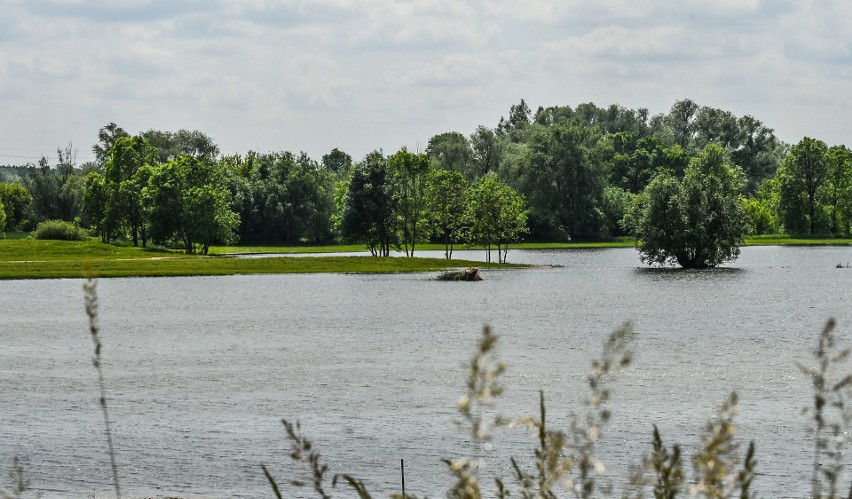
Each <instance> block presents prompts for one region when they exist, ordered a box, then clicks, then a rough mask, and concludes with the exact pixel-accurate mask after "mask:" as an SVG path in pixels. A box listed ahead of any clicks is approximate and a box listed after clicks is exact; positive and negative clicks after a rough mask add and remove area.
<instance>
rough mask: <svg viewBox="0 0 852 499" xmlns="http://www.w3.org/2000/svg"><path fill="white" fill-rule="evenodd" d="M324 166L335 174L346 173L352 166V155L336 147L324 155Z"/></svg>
mask: <svg viewBox="0 0 852 499" xmlns="http://www.w3.org/2000/svg"><path fill="white" fill-rule="evenodd" d="M322 167H323V168H325V170H326V171H329V172H331V173H333V174H335V175H346V174H347V173H348V172H349V170H350V169H351V168H352V156H350V155H348V154H346V153H345V152H343V151H341V150H340V149H338V148H336V147H335V148H334V149H332V150H331V152H329V153H328V154H324V155H323V156H322Z"/></svg>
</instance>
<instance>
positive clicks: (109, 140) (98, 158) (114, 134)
mask: <svg viewBox="0 0 852 499" xmlns="http://www.w3.org/2000/svg"><path fill="white" fill-rule="evenodd" d="M120 137H130V134H129V133H127V132H125V131H124V129H123V128H121V127H120V126H118V125H116V124H115V123H112V122H110V123H109V124H107V125H106V126H104V127H103V128H101V129H100V130H99V131H98V143H97V144H95V145H94V146H92V152H93V153H94V154H95V162H96V163H97V164H98V165H99V166H100V167H101V168H103V167H104V165H106V162H107V160H108V159H109V152H110V150H112V147H113V146H114V145H115V142H116V141H117V140H118V139H119V138H120Z"/></svg>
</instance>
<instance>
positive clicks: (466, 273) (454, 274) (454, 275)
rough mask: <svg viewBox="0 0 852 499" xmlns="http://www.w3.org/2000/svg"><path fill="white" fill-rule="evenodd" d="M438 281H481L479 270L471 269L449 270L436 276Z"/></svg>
mask: <svg viewBox="0 0 852 499" xmlns="http://www.w3.org/2000/svg"><path fill="white" fill-rule="evenodd" d="M438 280H439V281H481V280H482V276H481V275H479V269H477V268H474V267H471V268H469V269H466V270H451V271H449V272H444V273H443V274H441V275H439V276H438Z"/></svg>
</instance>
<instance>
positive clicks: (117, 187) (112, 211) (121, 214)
mask: <svg viewBox="0 0 852 499" xmlns="http://www.w3.org/2000/svg"><path fill="white" fill-rule="evenodd" d="M155 154H156V149H154V148H153V147H151V145H150V144H148V142H147V141H146V140H145V139H144V138H142V137H141V136H138V135H137V136H133V137H129V136H121V137H119V138H118V139H117V140H116V142H115V145H113V147H112V149H110V151H109V156H108V158H107V161H106V164H105V166H104V179H105V180H104V181H105V184H106V189H107V192H108V195H107V204H106V210H105V216H106V217H107V219H108V221H107V222H106V223H107V224H108V225H109V226H110V227H116V228H117V227H119V226H120V225H122V224H123V225H126V227H127V229H128V230H129V231H130V238H131V240H132V241H133V246H139V240H140V238H141V240H142V246H143V247H145V246H146V243H147V232H146V231H145V224H144V222H145V220H144V213H143V212H142V189H143V187H145V184H146V179H145V178H144V175H145V173H146V172H142V173H141V174H139V173H138V172H139V171H140V170H141V169H142V167H143V166H145V165H149V164H150V163H151V162H152V161H153V159H154V155H155Z"/></svg>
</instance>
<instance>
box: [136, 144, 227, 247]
mask: <svg viewBox="0 0 852 499" xmlns="http://www.w3.org/2000/svg"><path fill="white" fill-rule="evenodd" d="M145 170H147V171H148V175H149V178H148V181H147V182H146V186H145V187H144V188H143V191H142V198H143V203H144V206H145V211H146V214H147V218H148V220H149V221H150V230H151V236H152V239H153V240H154V241H155V242H157V243H160V244H166V243H168V242H169V241H170V240H173V239H176V240H179V241H181V243H182V246H183V248H184V250H185V251H186V252H187V253H194V252H195V251H196V246H198V247H199V249H200V252H201V254H204V255H206V254H207V252H208V250H209V248H210V245H211V244H213V243H216V242H224V243H226V244H227V243H229V242H232V241H234V240H235V239H236V231H237V228H238V226H239V215H237V214H236V213H234V212H233V211H231V209H230V204H229V202H228V201H229V193H228V191H227V189H226V188H225V187H224V185H222V183H221V182H219V179H220V177H221V170H220V169H219V168H218V166H217V164H215V163H212V162H210V161H208V160H203V159H198V158H195V157H192V156H181V157H179V158H178V159H176V160H172V161H169V162H167V163H163V164H161V165H157V166H155V167H153V168H150V169H149V168H146V169H145Z"/></svg>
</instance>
